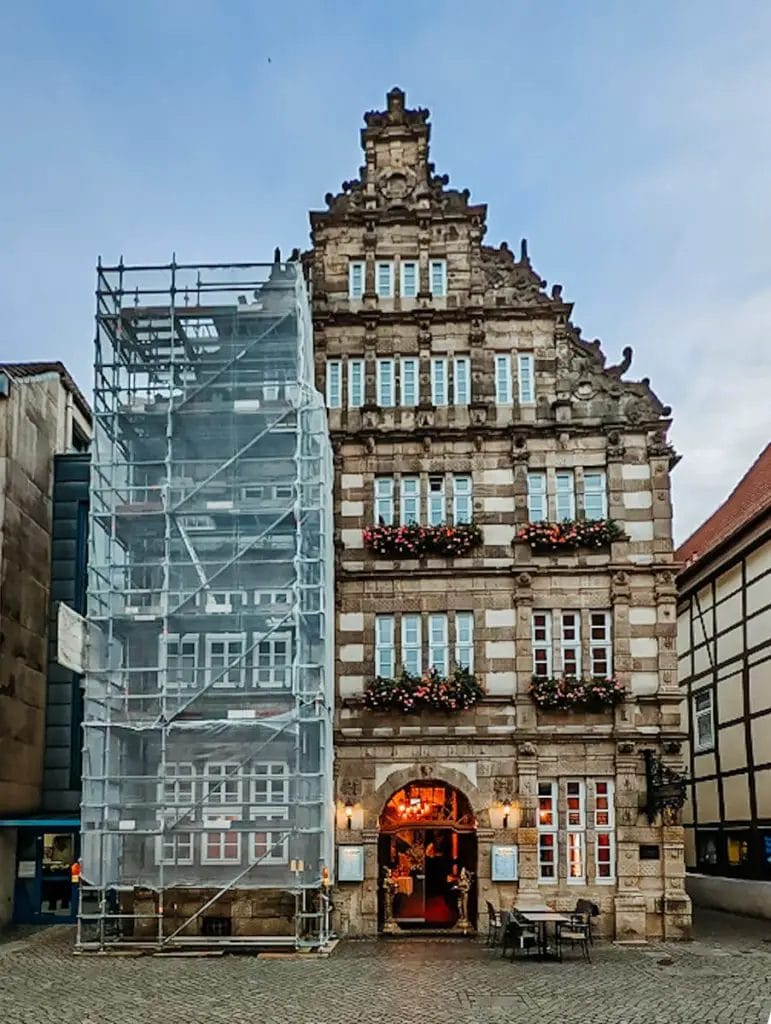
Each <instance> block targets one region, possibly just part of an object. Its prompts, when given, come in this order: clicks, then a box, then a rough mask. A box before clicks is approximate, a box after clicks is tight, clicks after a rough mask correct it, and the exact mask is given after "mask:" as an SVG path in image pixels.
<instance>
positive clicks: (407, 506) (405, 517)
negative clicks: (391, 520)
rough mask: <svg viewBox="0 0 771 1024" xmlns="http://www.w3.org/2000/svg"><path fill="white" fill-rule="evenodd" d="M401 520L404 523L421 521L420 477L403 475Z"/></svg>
mask: <svg viewBox="0 0 771 1024" xmlns="http://www.w3.org/2000/svg"><path fill="white" fill-rule="evenodd" d="M401 498H402V500H401V509H400V511H401V520H402V523H403V524H407V523H419V522H420V477H417V476H403V477H402V494H401Z"/></svg>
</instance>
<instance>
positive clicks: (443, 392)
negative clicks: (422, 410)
mask: <svg viewBox="0 0 771 1024" xmlns="http://www.w3.org/2000/svg"><path fill="white" fill-rule="evenodd" d="M440 371H441V372H440ZM448 391H449V388H448V386H447V360H446V359H445V358H444V356H436V357H434V358H432V359H431V404H432V405H435V406H444V405H449V397H450V396H449V394H448Z"/></svg>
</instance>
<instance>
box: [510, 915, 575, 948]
mask: <svg viewBox="0 0 771 1024" xmlns="http://www.w3.org/2000/svg"><path fill="white" fill-rule="evenodd" d="M517 916H518V917H521V918H522V920H523V921H527V922H528V923H529V924H534V925H537V926H538V938H539V942H538V945H539V952H540V954H541V956H542V957H543V958H544V959H546V958H547V957H548V956H549V955H550V953H549V947H548V944H547V935H546V926H547V925H548V924H552V923H553V924H554V936H555V938H554V944H555V950H554V954H553V955H554V956H555V957H556V955H557V949H556V945H557V939H556V935H557V926H558V925H560V924H570V918H569V917H566V916H565V915H564V914H559V913H557V911H556V910H519V911H517Z"/></svg>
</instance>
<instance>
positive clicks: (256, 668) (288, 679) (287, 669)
mask: <svg viewBox="0 0 771 1024" xmlns="http://www.w3.org/2000/svg"><path fill="white" fill-rule="evenodd" d="M252 643H253V647H252V685H253V687H254V688H255V690H281V691H283V690H290V689H291V688H292V660H293V657H294V653H293V650H292V633H291V631H290V630H273V631H272V632H270V633H268V634H267V635H264V634H261V633H259V632H257V633H254V634H253V636H252ZM277 643H285V644H286V663H285V664H284V665H283V666H277V665H276V664H275V651H274V650H273V647H274V645H275V644H277ZM263 644H268V645H269V647H270V648H271V662H270V665H269V666H268V667H267V668H265V667H263V666H262V665H260V663H259V662H260V654H261V653H262V652H261V651H260V648H261V647H262V646H263ZM279 668H280V669H283V672H284V682H277V681H276V672H277V671H278V670H279ZM261 672H268V673H269V676H270V678H269V679H268V681H267V682H263V681H262V680H261V679H260V673H261Z"/></svg>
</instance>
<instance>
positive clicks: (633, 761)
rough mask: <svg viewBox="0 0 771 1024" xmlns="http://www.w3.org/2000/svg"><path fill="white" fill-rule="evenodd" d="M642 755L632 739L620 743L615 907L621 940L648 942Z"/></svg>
mask: <svg viewBox="0 0 771 1024" xmlns="http://www.w3.org/2000/svg"><path fill="white" fill-rule="evenodd" d="M638 760H639V759H638V756H637V755H636V753H635V745H634V743H633V742H631V741H630V740H623V741H622V742H620V743H619V744H618V748H617V752H616V873H617V878H618V881H617V888H616V898H615V901H614V904H615V916H616V930H615V931H616V934H615V937H616V939H617V940H619V941H622V942H633V941H637V942H644V941H645V938H646V907H645V897H644V895H643V893H642V890H641V889H640V859H639V844H638V837H637V829H636V825H637V818H638V815H639V784H638V773H637V768H638Z"/></svg>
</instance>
